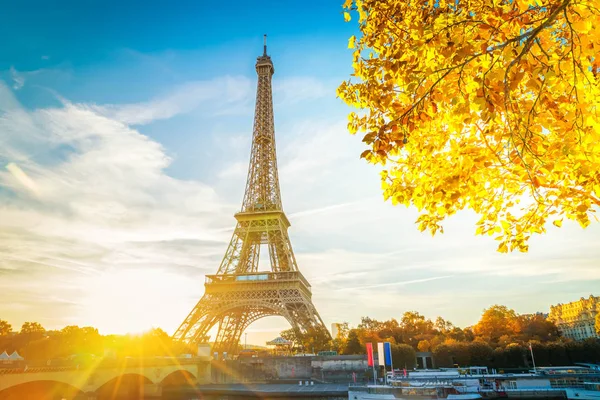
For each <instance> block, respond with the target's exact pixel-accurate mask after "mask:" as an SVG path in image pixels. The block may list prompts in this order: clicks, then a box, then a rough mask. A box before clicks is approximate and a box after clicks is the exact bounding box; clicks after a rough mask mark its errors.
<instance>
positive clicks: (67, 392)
mask: <svg viewBox="0 0 600 400" xmlns="http://www.w3.org/2000/svg"><path fill="white" fill-rule="evenodd" d="M210 373H211V372H210V357H194V358H173V357H168V358H151V359H123V360H119V361H117V360H106V359H101V360H99V361H96V362H92V363H90V364H88V365H84V366H81V365H80V366H76V365H74V366H69V367H50V366H48V367H41V366H40V367H29V366H24V367H20V368H0V400H9V399H10V400H12V399H28V398H31V399H46V398H48V399H55V398H59V399H86V400H92V399H94V400H101V399H105V398H107V399H108V398H110V399H112V398H121V397H122V398H141V397H143V398H151V397H152V396H157V398H159V397H160V396H161V392H162V388H163V387H165V386H176V385H197V384H203V383H209V382H210ZM36 393H37V394H36ZM25 394H27V396H25Z"/></svg>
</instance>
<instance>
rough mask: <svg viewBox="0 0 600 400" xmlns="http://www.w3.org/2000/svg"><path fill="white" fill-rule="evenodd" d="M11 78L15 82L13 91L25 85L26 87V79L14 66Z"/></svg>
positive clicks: (11, 70)
mask: <svg viewBox="0 0 600 400" xmlns="http://www.w3.org/2000/svg"><path fill="white" fill-rule="evenodd" d="M10 77H11V78H12V80H13V85H12V87H13V89H15V90H19V89H21V88H22V87H23V85H25V77H24V76H23V75H22V74H20V73H19V71H17V70H16V69H15V67H13V66H11V67H10Z"/></svg>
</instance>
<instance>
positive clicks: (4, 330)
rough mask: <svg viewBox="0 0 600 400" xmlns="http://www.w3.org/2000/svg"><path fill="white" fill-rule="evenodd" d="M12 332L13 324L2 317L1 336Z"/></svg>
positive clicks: (0, 320)
mask: <svg viewBox="0 0 600 400" xmlns="http://www.w3.org/2000/svg"><path fill="white" fill-rule="evenodd" d="M10 332H12V326H11V325H10V324H9V323H8V321H5V320H3V319H0V336H4V335H8V334H9V333H10Z"/></svg>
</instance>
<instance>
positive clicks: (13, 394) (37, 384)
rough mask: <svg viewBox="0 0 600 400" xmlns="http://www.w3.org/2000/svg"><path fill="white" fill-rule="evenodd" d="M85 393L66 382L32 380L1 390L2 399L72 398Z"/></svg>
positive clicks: (39, 399) (0, 398) (50, 399)
mask: <svg viewBox="0 0 600 400" xmlns="http://www.w3.org/2000/svg"><path fill="white" fill-rule="evenodd" d="M84 394H85V393H84V392H83V391H82V390H80V389H78V388H76V387H75V386H73V385H70V384H68V383H64V382H58V381H30V382H24V383H20V384H18V385H15V386H11V387H7V388H5V389H3V390H0V400H54V399H56V398H59V399H63V398H64V399H69V400H70V399H74V398H76V397H77V396H79V397H80V396H83V395H84Z"/></svg>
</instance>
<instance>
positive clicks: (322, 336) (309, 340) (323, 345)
mask: <svg viewBox="0 0 600 400" xmlns="http://www.w3.org/2000/svg"><path fill="white" fill-rule="evenodd" d="M280 336H281V337H282V338H284V339H286V340H290V341H292V342H293V343H294V345H295V346H299V347H301V348H302V350H303V351H304V352H312V351H314V352H319V351H323V350H331V348H332V346H333V343H332V340H331V335H330V334H329V332H328V331H327V329H326V328H323V327H318V328H314V327H311V328H309V329H308V330H307V331H306V332H305V333H304V334H303V335H302V336H300V337H298V335H297V334H296V332H294V330H293V329H288V330H285V331H282V332H281V334H280Z"/></svg>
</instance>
